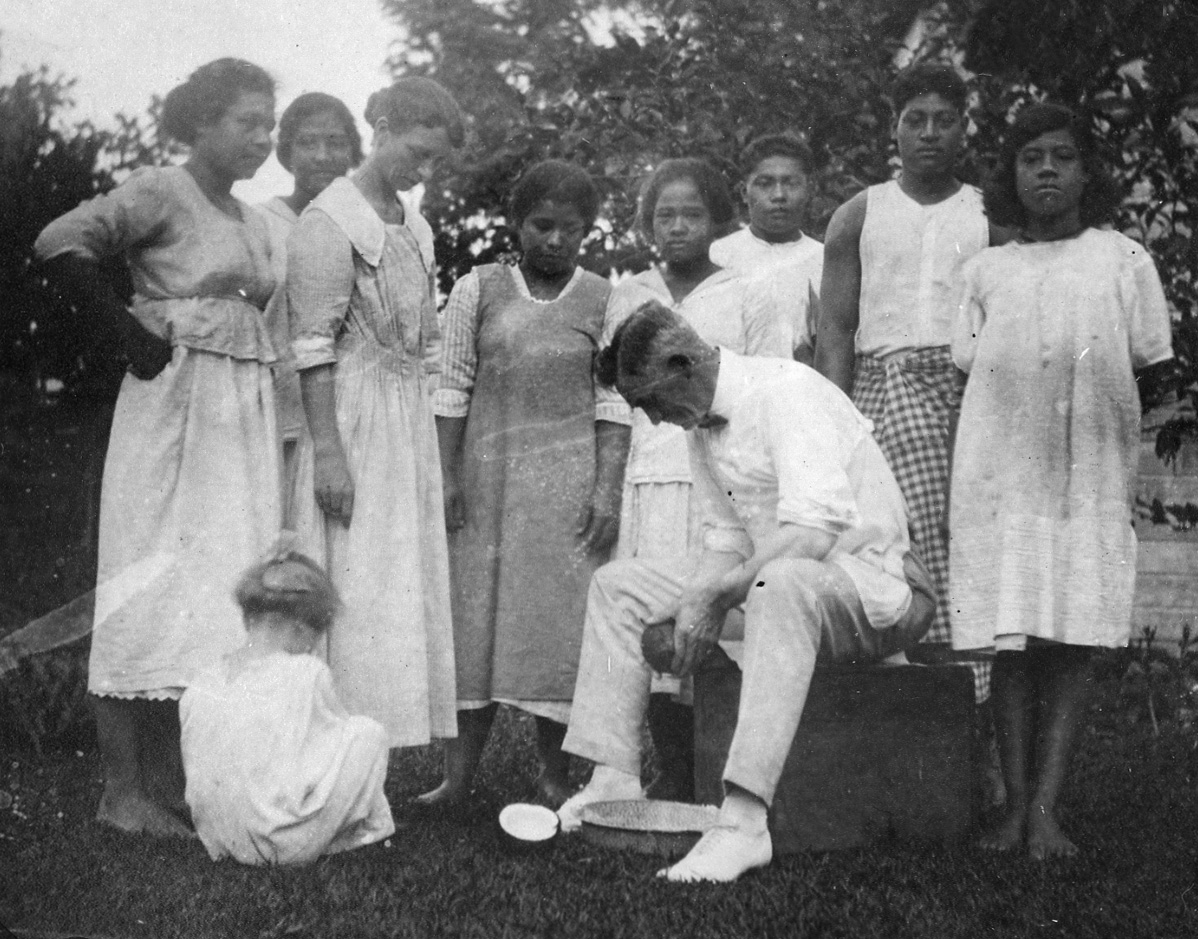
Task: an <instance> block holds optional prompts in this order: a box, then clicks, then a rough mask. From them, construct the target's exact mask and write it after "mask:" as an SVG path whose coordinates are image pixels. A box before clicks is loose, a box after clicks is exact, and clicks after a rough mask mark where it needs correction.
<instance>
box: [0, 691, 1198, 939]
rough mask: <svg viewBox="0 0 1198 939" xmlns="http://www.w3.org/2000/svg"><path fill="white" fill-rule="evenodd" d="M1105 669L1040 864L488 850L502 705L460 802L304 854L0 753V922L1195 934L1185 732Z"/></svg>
mask: <svg viewBox="0 0 1198 939" xmlns="http://www.w3.org/2000/svg"><path fill="white" fill-rule="evenodd" d="M1111 686H1112V683H1111V682H1110V681H1109V680H1108V681H1107V682H1106V683H1105V684H1104V686H1103V689H1104V694H1102V695H1100V697H1104V698H1105V699H1106V703H1107V705H1108V706H1106V707H1104V706H1103V705H1102V702H1100V703H1099V705H1097V706H1096V707H1095V709H1094V712H1093V715H1092V719H1091V721H1090V724H1089V727H1088V729H1087V732H1086V734H1085V737H1084V740H1083V741H1082V744H1081V747H1080V751H1079V753H1078V757H1077V759H1076V761H1075V770H1074V775H1073V777H1072V780H1071V785H1070V787H1069V793H1068V799H1067V800H1066V803H1065V805H1064V820H1065V824H1066V827H1067V830H1068V831H1069V832H1070V833H1071V834H1072V835H1073V837H1074V839H1075V840H1076V841H1077V842H1078V844H1079V845H1081V847H1082V854H1081V856H1080V857H1079V858H1077V859H1074V860H1070V861H1059V862H1052V863H1048V864H1037V863H1033V862H1031V861H1029V860H1027V859H1025V858H1024V857H1023V856H1020V855H1010V856H996V855H988V854H984V853H981V852H979V851H977V850H975V849H974V848H973V847H971V846H970V845H969V844H958V845H941V844H929V843H918V842H903V843H899V842H885V843H881V844H878V845H875V846H872V847H869V848H866V849H860V850H852V851H845V852H840V853H828V854H808V855H801V856H792V857H786V858H782V859H779V860H777V861H775V862H774V864H773V865H772V866H771V867H769V868H768V869H767V870H765V871H762V872H758V873H754V874H752V875H749V876H747V877H745V878H744V879H743V880H742V881H741V882H740V883H737V884H734V885H728V886H710V885H708V886H690V885H685V886H677V885H667V884H665V883H662V882H659V881H656V880H655V879H654V877H653V874H654V871H655V870H656V869H657V868H658V867H659V866H660V859H657V858H653V857H650V856H645V855H638V854H630V853H618V852H609V851H605V850H602V849H599V848H596V847H593V846H591V845H589V844H588V843H587V842H586V841H583V840H581V838H578V837H574V838H570V839H565V840H560V841H559V842H558V844H557V845H556V847H555V848H554V849H552V850H551V851H550V852H549V853H547V854H546V855H544V856H531V857H512V856H509V855H508V854H506V853H504V851H503V850H502V849H501V847H500V845H499V843H498V841H497V839H496V837H495V832H494V828H493V822H492V820H493V819H494V817H495V815H496V814H497V812H498V810H499V808H500V807H501V806H502V805H503V804H505V803H506V802H509V801H514V800H517V799H520V798H523V797H525V796H526V795H527V794H528V793H527V787H528V781H529V780H530V779H531V778H532V766H531V756H530V754H531V752H532V729H531V724H530V722H528V721H525V720H524V719H521V718H518V717H517V718H514V717H512V716H510V715H506V714H504V715H501V716H500V719H499V720H498V721H497V724H496V732H495V735H494V737H493V740H492V744H491V747H490V748H489V750H488V755H487V758H486V760H485V762H484V766H483V770H482V772H481V774H480V787H479V791H478V793H477V797H476V799H477V801H476V804H475V806H474V807H473V809H472V810H471V812H470V814H469V817H468V818H464V819H460V820H456V821H449V820H422V821H416V822H413V823H411V824H410V825H409V826H408V827H406V828H404V829H403V830H401V831H399V832H397V834H396V836H395V837H394V838H393V839H392V840H391V842H390V847H386V848H383V847H378V848H371V849H367V850H364V851H360V852H354V853H349V854H344V855H339V856H335V857H331V858H326V859H324V860H322V861H320V862H319V863H317V864H315V865H313V866H311V867H307V868H300V869H263V868H248V867H241V866H239V865H236V864H234V863H230V862H222V863H219V864H214V863H212V862H211V861H209V860H208V857H207V855H206V854H205V853H204V851H203V849H202V848H201V846H200V845H199V843H198V842H193V843H187V842H179V841H157V840H151V839H146V838H135V837H128V836H123V835H120V834H117V833H114V832H110V831H108V830H106V829H103V828H101V827H100V826H98V825H97V824H95V823H94V822H93V821H92V819H91V816H92V813H93V812H94V811H95V804H96V800H97V798H98V795H99V790H100V781H99V780H100V776H99V766H98V762H97V757H96V753H95V749H94V746H93V745H92V744H91V743H90V742H87V741H81V742H77V744H76V746H78V747H81V748H80V749H76V748H75V747H74V746H72V747H68V748H67V749H61V748H60V749H57V750H54V751H49V752H46V753H44V754H43V755H42V756H41V757H37V756H35V755H33V754H32V753H11V752H10V753H8V754H5V755H4V757H3V763H2V764H0V789H3V790H4V792H6V793H7V794H8V795H9V796H11V797H12V799H13V801H12V803H11V805H8V806H5V807H3V808H2V809H0V923H2V924H3V925H5V926H7V927H8V928H9V929H10V930H13V931H14V932H15V933H16V934H17V935H30V936H42V935H55V936H88V937H93V936H95V937H99V936H107V937H121V939H124V937H147V939H168V937H175V936H179V937H196V939H201V937H220V939H227V937H252V939H266V937H338V939H348V937H358V936H361V937H376V936H377V937H383V936H386V937H400V936H403V937H407V936H411V937H421V939H423V937H433V936H455V937H456V936H461V937H488V939H489V937H513V939H515V937H522V939H531V937H558V936H561V937H585V936H621V937H641V936H645V937H674V936H685V937H694V939H699V937H707V936H711V937H732V936H736V937H739V936H754V937H756V936H788V937H791V936H811V937H823V936H843V937H853V939H867V937H888V939H889V937H901V936H932V937H937V939H947V937H956V936H960V937H968V939H990V937H1025V936H1046V937H1047V936H1061V937H1070V939H1072V937H1096V939H1122V937H1140V936H1143V937H1154V939H1173V937H1176V939H1184V937H1194V936H1198V884H1196V883H1195V876H1196V872H1198V751H1196V749H1195V744H1196V742H1198V738H1195V736H1194V735H1193V734H1192V733H1185V732H1182V731H1180V730H1178V729H1177V725H1176V724H1169V725H1165V726H1164V727H1163V728H1162V732H1161V735H1160V736H1153V734H1152V733H1151V729H1150V728H1149V727H1148V725H1147V724H1145V723H1144V722H1140V723H1137V724H1134V725H1133V724H1130V723H1129V722H1128V721H1127V719H1126V718H1125V716H1123V715H1121V714H1117V713H1116V712H1115V711H1114V709H1113V707H1112V706H1110V705H1111V703H1112V702H1113V700H1114V694H1115V692H1114V690H1113V687H1111ZM438 775H439V773H438V756H437V752H436V749H435V748H424V749H419V750H410V751H405V752H403V753H402V754H401V755H399V756H398V757H397V758H396V759H395V760H394V762H393V765H392V768H391V773H390V783H389V788H388V795H389V796H390V797H391V799H392V804H393V805H395V806H400V805H402V803H403V802H404V800H405V799H406V798H407V797H409V796H411V795H413V794H415V793H416V792H418V791H421V790H422V789H424V788H426V787H428V786H430V785H431V784H432V783H433V782H434V781H435V780H436V779H437V777H438ZM4 801H7V800H4V799H3V797H0V804H2V803H3V802H4ZM2 934H3V932H2V930H0V935H2Z"/></svg>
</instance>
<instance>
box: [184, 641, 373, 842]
mask: <svg viewBox="0 0 1198 939" xmlns="http://www.w3.org/2000/svg"><path fill="white" fill-rule="evenodd" d="M179 711H180V721H181V724H182V747H183V766H184V770H185V771H186V774H187V791H186V799H187V804H188V806H190V808H191V813H192V819H193V821H194V822H195V828H196V833H197V834H198V835H199V836H200V840H201V841H202V842H203V843H204V847H205V848H207V849H208V853H209V855H211V857H212V859H213V860H218V859H219V858H222V857H226V856H231V857H233V858H236V859H237V860H238V861H241V862H242V863H245V864H303V863H306V862H309V861H313V860H315V859H316V858H317V857H319V856H320V855H321V854H331V853H333V852H336V851H345V850H348V849H350V848H356V847H360V846H362V845H366V844H371V843H373V842H376V841H381V840H382V839H384V838H387V837H388V836H390V835H391V834H392V833H394V831H395V824H394V822H393V821H392V818H391V808H390V806H389V805H388V804H387V798H386V796H384V795H383V779H384V777H385V776H386V772H387V744H386V739H385V735H384V732H383V728H382V726H381V725H380V724H379V723H378V722H377V721H374V720H371V719H370V718H368V717H361V716H351V715H350V714H349V713H348V712H347V711H346V710H345V708H344V707H343V706H342V705H341V702H340V701H338V700H337V696H336V693H335V692H334V690H333V682H332V677H331V676H330V674H329V669H328V666H326V665H325V664H324V663H323V662H322V661H320V660H319V659H317V658H316V657H314V656H311V655H288V654H286V653H282V652H280V653H277V654H271V655H266V656H263V657H261V658H257V659H245V660H241V661H230V660H228V659H225V660H222V661H221V663H220V664H219V665H218V666H216V667H215V668H212V669H210V670H208V671H206V672H204V673H203V674H202V675H200V676H199V677H198V678H197V679H196V681H195V682H194V683H193V684H192V685H191V686H190V687H188V689H187V691H186V692H185V693H184V695H183V699H182V701H181V702H180V704H179Z"/></svg>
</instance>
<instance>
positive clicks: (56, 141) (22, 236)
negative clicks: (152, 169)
mask: <svg viewBox="0 0 1198 939" xmlns="http://www.w3.org/2000/svg"><path fill="white" fill-rule="evenodd" d="M73 84H74V82H73V81H72V80H68V79H66V78H64V77H62V76H56V75H52V74H51V73H50V71H49V70H48V69H47V68H45V67H44V66H43V67H42V68H40V69H36V70H31V71H24V72H22V73H20V74H18V75H17V76H16V77H15V78H14V79H13V80H12V82H11V83H9V84H7V85H0V370H3V371H4V372H6V373H8V374H9V375H19V376H23V380H24V382H25V384H26V387H27V389H32V388H39V387H41V385H42V383H44V382H45V381H46V380H48V379H57V380H59V381H63V382H64V383H65V384H66V385H67V388H68V390H70V391H71V392H73V393H75V394H79V395H83V396H84V397H99V398H101V399H108V398H112V397H114V396H115V390H116V385H117V384H118V383H119V381H120V377H121V374H122V372H123V366H122V364H121V359H120V356H119V354H118V350H116V349H115V348H114V347H113V345H112V343H111V341H110V337H108V336H105V335H104V334H103V333H102V332H99V331H97V330H96V329H94V328H93V327H92V324H91V322H90V321H89V320H88V318H87V317H86V316H82V315H79V314H77V313H76V312H75V311H72V310H70V309H67V308H65V307H64V306H63V305H61V304H60V303H58V302H57V301H56V299H55V297H54V295H53V294H52V292H51V291H50V290H48V289H47V285H46V283H45V280H44V278H42V277H41V275H40V274H39V272H38V271H37V269H36V267H35V265H34V261H33V243H34V241H35V240H36V238H37V236H38V233H39V232H40V231H41V230H42V229H43V228H44V227H45V226H46V225H47V224H48V223H49V222H50V221H52V220H53V219H55V218H57V217H58V216H59V215H62V214H63V213H64V212H67V211H69V210H70V209H73V208H74V207H75V206H77V205H78V204H79V203H80V202H82V201H83V200H85V199H90V198H92V197H93V196H96V195H98V194H100V193H103V192H107V191H108V190H109V189H111V188H112V187H113V186H114V185H115V184H116V183H117V181H118V180H119V179H120V178H121V177H122V176H123V175H125V174H126V173H127V172H128V171H129V170H130V169H132V168H133V167H135V166H140V165H147V164H155V163H162V162H165V161H166V159H167V158H168V156H169V153H170V151H169V150H168V148H166V147H165V146H164V145H162V144H161V143H159V142H157V141H156V140H155V138H154V135H153V133H152V125H153V124H154V123H156V119H157V108H158V104H157V102H156V103H155V104H154V105H153V106H152V108H151V111H150V113H149V115H148V117H147V118H130V117H126V116H124V115H117V117H116V122H117V126H116V129H115V130H101V129H98V128H96V127H95V126H93V125H92V124H91V123H90V122H82V123H77V124H68V123H66V122H65V121H64V120H63V119H62V114H63V112H64V111H65V110H66V109H67V108H69V106H70V105H71V103H72V102H71V98H70V92H71V88H72V86H73ZM104 273H105V276H108V277H111V278H113V279H114V283H116V284H118V285H120V286H121V289H122V290H124V291H125V292H127V291H128V289H129V287H128V277H127V274H126V272H125V270H124V265H123V264H121V263H120V262H119V261H115V262H113V263H112V264H110V265H107V267H106V268H105V271H104Z"/></svg>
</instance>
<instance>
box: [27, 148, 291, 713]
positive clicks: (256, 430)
mask: <svg viewBox="0 0 1198 939" xmlns="http://www.w3.org/2000/svg"><path fill="white" fill-rule="evenodd" d="M240 210H241V219H235V218H232V217H231V216H228V215H225V214H224V213H223V212H221V211H220V210H219V209H217V208H216V206H214V205H213V204H212V203H211V202H210V201H209V200H208V199H207V198H206V197H205V196H204V194H203V192H202V191H201V190H200V188H199V187H198V186H197V185H196V182H195V180H194V179H193V178H192V176H191V174H190V173H189V172H188V171H187V170H186V169H184V168H183V167H169V168H165V169H143V170H139V171H137V172H135V173H134V174H133V175H132V176H130V177H129V179H128V180H127V181H126V182H125V183H124V184H123V185H121V186H119V187H117V188H116V189H115V190H113V191H112V192H111V193H109V194H108V195H105V196H100V197H98V198H96V199H92V200H91V201H89V202H85V203H83V204H82V205H80V206H79V207H78V208H76V209H74V210H73V211H71V212H68V213H67V214H66V215H64V216H62V217H61V218H59V219H57V220H56V221H54V222H52V223H51V224H50V225H49V226H47V228H46V230H45V231H43V232H42V234H41V236H40V237H39V238H38V241H37V245H36V249H35V250H36V252H37V254H38V256H39V257H41V258H42V259H50V258H54V257H57V256H59V255H63V254H76V255H79V256H81V257H85V258H91V259H98V258H103V257H106V256H111V255H114V254H124V255H125V257H126V259H127V262H128V264H129V270H130V273H131V275H132V278H133V285H134V290H135V294H134V298H133V306H132V312H133V315H134V316H136V317H137V318H138V319H139V320H140V321H141V322H142V323H143V324H144V325H145V326H146V327H147V328H149V329H150V330H151V331H153V332H155V333H157V334H158V335H159V336H161V337H163V338H165V339H167V340H168V341H169V342H170V343H171V345H172V346H173V358H172V360H171V362H170V364H169V365H168V366H167V367H166V369H165V370H163V372H162V373H161V374H159V375H158V376H157V377H155V378H153V379H152V380H150V381H141V380H140V379H138V378H135V377H134V376H133V375H132V374H129V375H126V376H125V379H124V382H123V384H122V385H121V391H120V396H119V397H118V399H117V405H116V413H115V415H114V418H113V424H112V433H111V437H110V441H109V447H108V456H107V459H106V461H105V465H104V479H103V484H102V490H101V504H100V547H99V577H98V584H97V587H96V612H95V632H94V636H93V639H92V648H91V660H90V664H89V676H88V688H89V690H90V691H91V692H93V693H94V694H98V695H110V696H120V697H151V698H171V697H178V696H179V695H180V694H181V693H182V689H183V687H185V686H186V685H187V683H188V680H189V678H190V675H191V673H192V672H193V671H194V670H195V669H196V668H197V667H202V666H203V665H205V664H206V663H208V662H210V661H212V660H214V659H216V658H218V657H219V656H220V655H222V654H224V653H226V652H228V651H230V650H232V649H235V648H237V647H238V646H239V645H241V643H242V642H243V641H244V631H243V629H242V625H241V612H240V610H238V608H237V605H236V604H235V603H234V601H233V597H232V591H233V587H234V585H235V584H236V582H237V578H238V577H239V576H240V574H241V572H242V571H243V570H244V569H245V568H246V567H248V566H249V565H250V564H251V563H252V562H254V561H255V560H257V559H258V558H259V557H260V556H261V554H262V553H263V552H265V551H266V550H267V549H268V548H269V547H270V545H271V544H272V543H273V542H274V540H275V538H276V537H277V535H278V531H279V523H280V513H279V455H278V440H277V434H276V424H275V403H274V389H273V384H272V379H271V367H270V366H271V363H272V362H274V360H275V354H274V351H273V348H272V345H271V342H270V338H269V334H268V331H267V326H266V320H265V318H264V316H263V312H262V311H263V307H264V306H265V305H266V302H267V300H268V299H269V298H270V295H271V291H272V289H273V287H274V279H273V276H272V274H271V266H270V247H269V240H268V237H267V234H266V231H265V228H264V226H263V223H262V220H261V218H260V217H259V216H258V215H257V214H256V213H255V212H254V211H253V210H252V209H251V208H250V207H249V206H248V205H244V204H242V205H241V206H240Z"/></svg>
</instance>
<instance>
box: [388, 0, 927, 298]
mask: <svg viewBox="0 0 1198 939" xmlns="http://www.w3.org/2000/svg"><path fill="white" fill-rule="evenodd" d="M383 3H384V7H385V8H386V9H387V10H388V11H389V12H390V14H391V15H392V16H393V17H394V18H395V19H396V20H397V21H398V22H399V23H400V24H401V26H402V27H403V29H404V31H405V34H406V36H407V37H408V39H407V46H406V50H405V51H404V52H403V53H401V54H400V55H399V56H397V57H396V58H395V59H394V60H393V61H392V63H391V64H392V66H393V68H394V69H395V70H396V71H400V72H423V73H427V74H432V75H434V76H435V77H437V78H438V79H439V80H440V81H442V82H443V83H445V84H446V85H447V86H448V87H449V88H450V89H451V90H453V91H454V92H455V93H456V94H458V96H459V97H460V99H461V100H462V101H463V102H464V103H465V104H466V106H467V108H468V109H470V110H471V111H472V112H473V113H474V115H475V117H476V133H477V144H476V146H475V147H473V148H472V151H471V153H470V154H469V155H468V156H467V157H466V158H465V161H464V165H463V166H462V167H461V170H462V172H461V173H460V174H459V175H458V176H457V177H456V178H455V179H454V180H453V181H452V183H451V184H450V186H449V188H448V190H447V191H446V192H445V193H444V194H442V195H441V197H440V198H439V199H434V200H433V201H432V202H431V203H430V208H431V210H432V212H433V214H434V215H436V216H437V218H438V220H439V222H440V223H441V224H440V225H439V230H440V232H441V234H440V239H441V241H440V244H439V245H438V248H439V256H440V257H441V258H442V261H443V267H442V276H443V277H444V279H445V283H444V285H446V286H447V285H448V284H450V283H452V281H453V280H454V279H456V277H458V276H460V275H461V274H462V273H464V272H465V271H466V270H468V269H469V268H470V267H472V266H473V265H475V264H477V263H480V262H483V261H487V260H492V259H494V258H495V257H499V256H503V255H505V254H507V253H508V252H510V251H511V249H512V238H511V233H510V232H508V231H507V230H506V229H505V228H503V227H502V225H500V224H496V220H499V219H501V218H502V215H503V209H504V207H503V197H504V195H505V194H506V192H507V191H508V190H509V189H510V188H511V184H512V182H513V181H514V179H515V178H516V177H517V176H518V175H519V173H520V172H521V171H522V170H523V169H524V168H525V167H527V166H528V165H529V164H530V163H531V162H533V161H535V160H537V159H542V158H545V157H549V156H560V157H564V158H568V159H572V160H575V161H577V162H579V163H581V164H582V165H584V166H586V167H587V168H588V169H589V170H590V172H591V173H592V174H593V175H594V176H595V178H596V179H597V180H599V182H600V184H601V186H602V187H603V190H604V193H605V196H606V198H607V200H608V204H607V210H606V212H605V215H606V218H607V219H608V221H609V222H610V224H611V226H612V227H611V231H610V232H608V233H607V234H606V235H605V236H604V237H597V238H595V239H593V240H592V242H591V243H590V244H589V245H588V254H589V258H588V266H590V267H592V268H594V269H597V270H600V271H604V270H607V269H610V268H611V267H612V266H618V267H621V268H626V267H633V268H636V267H641V266H644V264H646V263H647V262H648V252H647V248H646V247H645V246H644V245H642V244H639V243H638V242H637V241H636V240H635V239H634V238H632V237H629V233H630V229H631V226H632V220H633V213H634V208H635V206H634V199H635V187H636V183H637V181H638V180H639V179H640V177H641V176H642V175H643V173H644V171H645V169H646V168H647V167H648V166H650V165H652V164H653V163H655V162H657V161H658V160H660V159H661V158H663V157H669V156H678V155H683V154H688V155H697V156H703V157H706V158H708V159H710V160H711V161H712V162H714V163H715V164H716V165H718V166H721V167H722V168H724V169H725V170H728V171H730V175H731V176H732V177H733V178H735V173H734V172H732V171H733V170H734V166H735V160H736V158H737V155H738V154H739V152H740V150H741V149H742V148H743V146H744V144H745V143H746V142H747V141H748V140H749V138H750V137H753V136H755V135H757V134H760V133H764V132H767V131H776V130H784V129H785V130H796V131H799V132H801V133H803V134H804V135H805V136H806V137H807V139H808V142H809V143H810V144H811V145H812V147H813V149H814V150H815V152H816V154H817V160H818V161H819V164H820V166H819V171H818V172H817V174H816V179H815V181H814V182H815V198H814V199H813V203H812V209H811V215H812V218H811V220H810V221H811V227H812V228H813V229H814V230H815V231H822V228H823V226H824V225H825V224H826V222H827V219H828V217H829V216H830V215H831V212H832V210H833V209H835V207H836V206H837V205H839V204H840V202H841V201H843V199H844V198H845V197H846V196H847V195H849V194H851V192H854V191H856V190H857V189H860V188H861V187H862V186H864V185H866V184H868V183H869V182H874V181H876V180H878V179H882V178H885V177H886V176H888V175H889V169H888V165H887V161H888V153H889V139H890V133H889V112H888V110H887V105H886V103H885V101H884V98H883V91H884V88H885V87H886V85H888V84H889V82H890V80H891V78H892V77H893V73H894V68H893V65H892V60H893V57H894V53H895V51H896V49H897V48H898V45H899V43H900V42H901V41H902V39H903V37H904V35H905V33H906V32H907V30H908V28H909V27H910V24H911V22H912V19H913V17H914V16H915V14H916V12H917V11H918V10H919V8H920V7H921V6H922V4H921V3H919V2H915V0H903V2H881V0H872V2H871V0H841V2H830V0H755V2H744V0H692V2H677V0H673V2H671V0H664V2H656V3H653V2H644V3H640V4H637V5H635V6H634V7H629V5H626V4H623V5H619V6H617V5H614V4H604V3H594V2H586V0H576V2H570V0H552V2H538V0H508V2H498V3H495V2H472V0H449V2H445V0H383ZM630 9H631V10H632V11H633V12H634V13H635V14H636V19H637V20H638V21H639V23H640V24H642V25H641V26H640V28H637V29H635V30H634V29H632V28H631V27H630V26H629V25H627V23H628V21H627V20H626V19H621V18H620V14H621V13H623V14H628V12H629V11H630ZM596 24H606V25H607V27H608V29H607V32H608V39H609V41H600V39H599V37H598V32H597V27H596Z"/></svg>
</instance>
